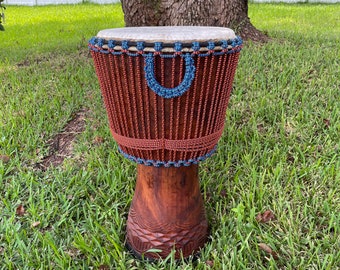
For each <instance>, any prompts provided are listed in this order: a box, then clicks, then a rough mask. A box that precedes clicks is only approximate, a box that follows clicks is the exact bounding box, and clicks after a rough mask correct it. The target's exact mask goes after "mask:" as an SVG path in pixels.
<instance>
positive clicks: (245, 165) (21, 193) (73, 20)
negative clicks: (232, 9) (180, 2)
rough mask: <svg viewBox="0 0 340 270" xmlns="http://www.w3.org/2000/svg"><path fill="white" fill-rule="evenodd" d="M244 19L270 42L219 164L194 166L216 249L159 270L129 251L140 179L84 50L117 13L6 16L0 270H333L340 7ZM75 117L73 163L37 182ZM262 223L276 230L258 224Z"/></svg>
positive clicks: (337, 238) (43, 10)
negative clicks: (113, 131) (79, 128)
mask: <svg viewBox="0 0 340 270" xmlns="http://www.w3.org/2000/svg"><path fill="white" fill-rule="evenodd" d="M249 12H250V18H251V20H252V22H253V23H254V24H255V26H257V27H258V28H259V29H261V30H263V31H265V32H266V33H268V34H269V36H270V37H271V42H269V43H267V44H253V43H251V42H248V43H246V44H245V47H244V49H243V50H242V52H241V59H240V63H239V67H238V70H237V74H236V78H235V83H234V87H235V88H234V92H233V94H232V97H231V101H230V106H229V109H228V113H227V117H226V126H225V132H224V134H223V137H222V138H221V141H220V143H219V150H218V152H217V154H215V155H214V156H213V157H212V158H210V159H208V160H207V161H206V162H204V163H202V164H201V165H200V178H201V187H202V193H203V196H204V199H205V203H206V209H207V214H208V218H209V223H210V225H211V241H210V242H209V243H208V244H206V246H205V247H204V249H203V250H202V252H201V257H200V258H199V259H198V261H196V262H192V261H191V260H189V261H185V262H184V261H183V262H179V263H177V264H176V263H175V262H174V261H173V259H172V257H171V256H170V257H169V258H167V259H166V260H163V261H160V262H158V263H153V264H152V263H146V262H140V261H137V260H135V259H134V257H132V256H131V255H130V254H129V253H128V252H127V251H126V249H125V247H124V240H125V224H126V217H127V211H128V209H129V204H130V202H131V199H132V196H133V189H134V183H135V175H136V171H135V165H134V164H132V163H130V162H129V161H127V160H125V159H123V158H122V157H121V156H120V155H119V154H118V153H117V146H116V144H115V142H114V141H113V139H112V138H111V135H110V132H109V129H108V124H107V118H106V115H105V110H104V108H103V105H102V100H101V97H100V93H99V86H98V82H97V78H96V77H95V73H94V69H93V66H92V60H91V59H90V58H89V56H88V53H87V48H86V43H87V40H88V39H89V38H90V37H91V36H92V35H94V34H95V33H96V32H98V30H100V29H104V28H111V27H117V26H123V15H122V12H121V8H120V6H119V5H93V4H83V5H69V6H67V5H66V6H64V5H62V6H46V7H14V6H10V7H8V8H7V10H6V15H7V16H6V17H7V20H6V22H7V23H6V24H5V25H4V26H5V28H6V31H5V32H3V33H0V35H1V40H0V78H1V85H0V155H1V156H2V158H1V160H2V161H1V160H0V269H98V268H100V267H101V268H102V269H105V267H106V266H107V269H109V268H108V266H110V268H111V269H301V270H302V269H329V270H333V269H339V265H340V215H339V213H340V196H339V194H340V173H339V171H340V150H339V142H340V136H339V134H340V109H339V108H340V104H339V101H340V92H339V89H340V83H339V81H340V80H339V78H340V73H339V70H340V60H339V59H340V57H339V56H340V47H339V43H340V28H339V19H338V18H339V16H338V15H337V14H339V12H340V5H307V4H299V5H285V4H250V6H249ZM79 110H86V120H85V127H84V128H85V130H84V132H82V133H81V134H78V136H77V141H76V143H75V144H74V148H73V155H72V157H68V158H66V159H65V161H64V162H63V164H62V166H59V167H57V168H49V169H47V170H46V171H44V170H40V169H37V167H36V164H37V163H38V162H40V161H41V160H42V159H43V157H45V156H46V155H48V154H49V152H50V150H51V149H50V143H49V141H50V140H51V138H53V136H54V135H56V134H58V133H60V132H62V130H63V127H64V126H65V125H66V124H67V123H68V121H69V120H70V119H72V118H73V117H74V115H75V113H76V112H78V111H79ZM20 205H22V206H23V207H24V211H23V212H21V213H20V211H19V212H18V213H17V210H20V208H19V209H18V207H19V206H20ZM265 210H270V211H272V212H273V213H274V215H275V219H274V220H272V221H270V222H268V223H259V222H258V221H256V216H257V215H258V213H262V212H264V211H265ZM259 244H260V245H259ZM262 244H266V245H267V246H269V247H270V248H271V249H272V250H273V251H274V252H275V253H276V254H277V258H274V257H275V256H272V255H270V254H268V252H266V251H264V250H262V249H261V247H263V245H262ZM210 265H212V266H210Z"/></svg>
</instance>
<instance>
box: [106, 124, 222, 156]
mask: <svg viewBox="0 0 340 270" xmlns="http://www.w3.org/2000/svg"><path fill="white" fill-rule="evenodd" d="M222 132H223V129H220V130H218V131H217V132H215V133H212V134H209V135H207V136H204V137H201V138H195V139H185V140H168V139H136V138H129V137H126V136H122V135H119V134H118V133H116V132H114V131H113V130H112V129H111V133H112V136H113V138H114V139H115V140H116V141H117V143H118V144H119V145H121V146H124V147H128V148H133V149H139V150H160V149H167V150H174V151H184V152H185V151H201V150H204V149H213V148H214V146H215V145H216V144H217V142H218V140H219V138H220V137H221V135H222Z"/></svg>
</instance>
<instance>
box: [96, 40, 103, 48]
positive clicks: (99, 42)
mask: <svg viewBox="0 0 340 270" xmlns="http://www.w3.org/2000/svg"><path fill="white" fill-rule="evenodd" d="M97 45H98V46H99V47H103V45H104V39H102V38H98V39H97Z"/></svg>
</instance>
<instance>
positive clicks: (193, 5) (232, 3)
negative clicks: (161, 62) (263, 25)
mask: <svg viewBox="0 0 340 270" xmlns="http://www.w3.org/2000/svg"><path fill="white" fill-rule="evenodd" d="M121 2H122V8H123V12H124V19H125V25H126V26H127V27H128V26H155V25H158V26H179V25H200V26H221V27H228V28H231V29H233V30H234V31H235V32H236V34H238V35H240V36H241V37H242V38H243V39H251V40H253V41H267V40H268V37H267V36H266V35H265V34H263V33H262V32H260V31H259V30H257V29H256V28H255V27H254V26H253V25H252V24H251V22H250V19H249V17H248V0H121Z"/></svg>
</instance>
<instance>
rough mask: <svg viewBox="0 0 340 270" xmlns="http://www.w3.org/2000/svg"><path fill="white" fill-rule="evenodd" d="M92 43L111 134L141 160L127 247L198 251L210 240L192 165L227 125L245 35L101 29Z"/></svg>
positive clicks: (180, 29)
mask: <svg viewBox="0 0 340 270" xmlns="http://www.w3.org/2000/svg"><path fill="white" fill-rule="evenodd" d="M89 48H90V50H91V54H92V57H93V59H94V64H95V69H96V74H97V76H98V78H99V83H100V87H101V91H102V95H103V98H104V103H105V107H106V110H107V114H108V119H109V123H110V129H111V133H112V135H113V137H114V139H115V140H116V141H117V143H118V145H119V151H120V152H121V153H122V154H123V155H124V156H125V157H126V158H128V159H130V160H132V161H134V162H136V163H137V164H138V167H137V183H136V189H135V194H134V198H133V201H132V204H131V208H130V212H129V216H128V221H127V245H128V246H129V247H130V248H131V250H133V251H134V252H135V254H137V255H139V256H141V255H143V256H145V257H147V258H159V257H162V258H164V257H166V256H167V255H168V254H169V253H170V252H171V250H172V249H174V250H176V252H175V256H176V258H179V257H180V256H181V255H180V252H182V255H183V256H184V257H187V256H189V255H191V254H194V253H197V252H198V251H199V249H200V248H201V247H202V246H203V245H204V243H205V242H206V240H207V237H208V223H207V220H206V215H205V210H204V205H203V200H202V196H201V194H200V189H199V178H198V165H197V164H198V162H199V161H203V160H205V159H206V158H208V157H210V156H211V155H212V154H213V153H214V151H215V150H216V145H217V142H218V140H219V138H220V137H221V134H222V132H223V127H224V119H225V113H226V109H227V105H228V101H229V96H230V92H231V89H232V82H233V78H234V74H235V71H236V66H237V62H238V56H239V52H240V50H241V48H242V40H241V39H240V38H239V37H237V36H235V34H234V32H233V31H232V30H230V29H228V28H219V27H185V26H183V27H138V28H134V27H131V28H118V29H108V30H103V31H100V32H99V33H98V35H97V36H96V37H94V38H92V39H91V40H90V43H89ZM150 249H152V250H153V251H152V252H148V251H149V250H150ZM155 250H158V252H155Z"/></svg>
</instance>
